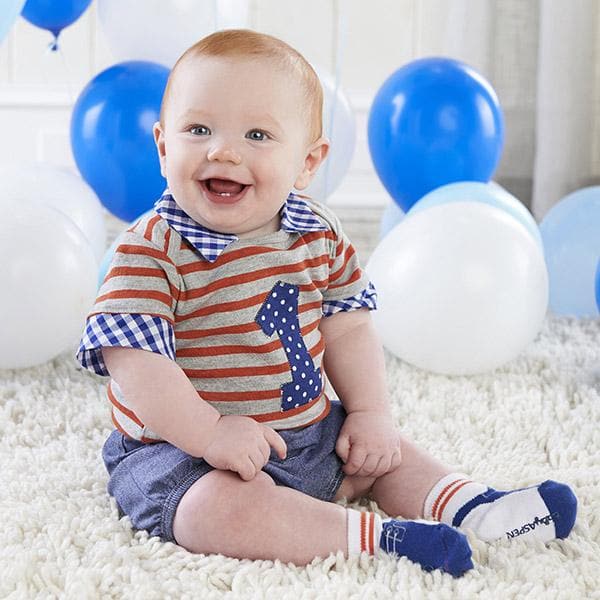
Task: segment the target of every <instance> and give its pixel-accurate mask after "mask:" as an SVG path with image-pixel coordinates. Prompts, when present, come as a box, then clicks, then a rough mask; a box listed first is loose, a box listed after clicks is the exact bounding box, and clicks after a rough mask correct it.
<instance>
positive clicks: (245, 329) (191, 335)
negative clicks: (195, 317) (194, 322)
mask: <svg viewBox="0 0 600 600" xmlns="http://www.w3.org/2000/svg"><path fill="white" fill-rule="evenodd" d="M259 329H260V326H259V325H258V323H256V322H255V321H252V323H244V324H243V325H227V326H225V327H213V328H211V329H188V330H186V331H178V332H177V339H179V340H196V339H198V338H205V337H212V336H218V335H232V334H242V333H250V332H251V331H258V330H259Z"/></svg>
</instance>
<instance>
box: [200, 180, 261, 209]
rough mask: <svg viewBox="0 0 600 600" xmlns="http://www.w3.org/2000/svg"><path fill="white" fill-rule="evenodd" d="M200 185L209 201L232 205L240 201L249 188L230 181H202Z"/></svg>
mask: <svg viewBox="0 0 600 600" xmlns="http://www.w3.org/2000/svg"><path fill="white" fill-rule="evenodd" d="M200 185H201V186H202V188H203V189H204V192H205V194H206V196H207V197H208V199H209V200H211V201H212V202H217V203H226V204H232V203H234V202H237V201H238V200H241V199H242V198H243V196H244V194H245V192H246V190H247V189H248V188H249V187H250V186H249V185H246V184H244V183H238V182H237V181H232V180H231V179H218V178H212V179H204V180H202V181H200Z"/></svg>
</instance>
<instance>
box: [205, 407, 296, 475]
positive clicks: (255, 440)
mask: <svg viewBox="0 0 600 600" xmlns="http://www.w3.org/2000/svg"><path fill="white" fill-rule="evenodd" d="M271 446H272V447H273V448H274V449H275V451H276V452H277V454H278V455H279V457H280V458H281V459H282V460H283V459H284V458H285V456H286V452H287V446H286V444H285V442H284V440H283V438H282V437H281V436H280V435H279V434H278V433H277V432H276V431H275V430H274V429H272V428H271V427H268V426H267V425H262V424H261V423H258V422H256V421H255V420H254V419H251V418H250V417H241V416H237V415H223V416H221V417H220V418H219V420H218V421H217V424H216V426H215V431H214V434H213V438H212V441H211V443H210V444H209V445H208V446H207V448H206V450H205V451H204V454H203V458H204V460H205V461H206V462H207V463H208V464H209V465H212V466H213V467H215V469H221V470H224V471H234V472H235V473H238V474H239V476H240V477H241V478H242V479H243V480H244V481H250V480H251V479H254V477H255V476H256V474H257V473H258V472H259V471H260V470H261V469H262V468H263V467H264V466H265V465H266V464H267V462H269V456H270V454H271Z"/></svg>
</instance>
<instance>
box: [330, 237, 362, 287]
mask: <svg viewBox="0 0 600 600" xmlns="http://www.w3.org/2000/svg"><path fill="white" fill-rule="evenodd" d="M355 254H356V252H355V250H354V248H353V247H352V246H348V248H346V252H344V263H343V264H342V266H341V267H340V268H339V269H338V270H337V271H335V272H334V273H332V274H331V275H330V276H329V280H330V281H336V280H337V279H339V278H340V276H341V275H342V274H343V272H344V271H345V270H346V266H347V265H348V263H349V262H350V259H351V258H352V257H353V256H354V255H355Z"/></svg>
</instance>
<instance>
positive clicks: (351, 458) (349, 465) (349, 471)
mask: <svg viewBox="0 0 600 600" xmlns="http://www.w3.org/2000/svg"><path fill="white" fill-rule="evenodd" d="M366 458H367V452H366V450H365V448H364V447H362V446H357V445H356V444H355V445H353V446H351V447H350V454H349V455H348V460H347V461H346V464H345V465H344V468H343V471H344V473H346V475H356V473H358V472H359V471H360V470H361V468H362V466H363V464H364V462H365V459H366Z"/></svg>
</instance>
